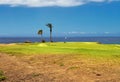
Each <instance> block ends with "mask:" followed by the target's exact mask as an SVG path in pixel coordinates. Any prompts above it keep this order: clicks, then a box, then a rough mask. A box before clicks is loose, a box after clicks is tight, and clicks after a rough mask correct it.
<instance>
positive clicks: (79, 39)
mask: <svg viewBox="0 0 120 82" xmlns="http://www.w3.org/2000/svg"><path fill="white" fill-rule="evenodd" d="M44 39H45V41H49V37H46V38H44ZM40 40H41V38H40V37H0V43H21V42H25V41H31V42H40ZM53 41H54V42H73V41H74V42H101V43H104V44H120V37H53Z"/></svg>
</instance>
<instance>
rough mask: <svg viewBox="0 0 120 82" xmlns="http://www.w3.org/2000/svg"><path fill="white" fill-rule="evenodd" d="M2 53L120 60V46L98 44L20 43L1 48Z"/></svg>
mask: <svg viewBox="0 0 120 82" xmlns="http://www.w3.org/2000/svg"><path fill="white" fill-rule="evenodd" d="M0 52H1V53H8V54H12V55H33V54H71V55H72V54H74V55H75V54H76V55H85V56H90V57H112V58H113V57H114V58H115V57H116V58H120V45H119V44H98V43H96V42H67V43H63V42H55V43H26V44H25V43H20V44H15V45H5V46H0Z"/></svg>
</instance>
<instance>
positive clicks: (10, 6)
mask: <svg viewBox="0 0 120 82" xmlns="http://www.w3.org/2000/svg"><path fill="white" fill-rule="evenodd" d="M16 1H17V0H3V1H2V0H1V1H0V37H8V36H10V37H17V36H21V37H22V36H32V37H36V36H38V35H37V31H38V30H39V29H43V30H44V36H49V28H47V27H46V26H45V25H46V24H47V23H52V24H53V26H54V27H53V36H120V1H119V0H59V1H61V2H57V1H58V0H51V2H50V1H49V0H36V2H34V0H28V1H29V2H27V1H26V2H25V1H24V0H18V2H16ZM30 1H31V2H30ZM37 1H38V2H37ZM40 1H44V2H43V3H42V2H41V3H39V2H40ZM23 2H24V4H23Z"/></svg>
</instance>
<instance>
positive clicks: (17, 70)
mask: <svg viewBox="0 0 120 82" xmlns="http://www.w3.org/2000/svg"><path fill="white" fill-rule="evenodd" d="M0 69H2V70H3V71H4V73H5V76H6V77H7V79H6V80H5V81H4V82H119V81H120V77H119V76H120V63H118V62H117V61H115V60H114V61H113V60H110V59H106V60H102V59H101V60H97V59H92V58H85V57H82V55H81V56H79V58H78V56H77V55H32V56H23V57H16V56H9V55H7V54H0Z"/></svg>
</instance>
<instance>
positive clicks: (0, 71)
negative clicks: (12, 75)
mask: <svg viewBox="0 0 120 82" xmlns="http://www.w3.org/2000/svg"><path fill="white" fill-rule="evenodd" d="M5 79H6V77H5V76H4V73H3V71H2V70H0V82H1V81H3V80H5Z"/></svg>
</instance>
